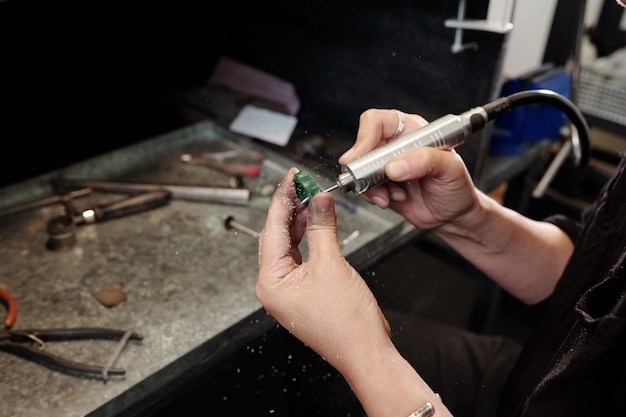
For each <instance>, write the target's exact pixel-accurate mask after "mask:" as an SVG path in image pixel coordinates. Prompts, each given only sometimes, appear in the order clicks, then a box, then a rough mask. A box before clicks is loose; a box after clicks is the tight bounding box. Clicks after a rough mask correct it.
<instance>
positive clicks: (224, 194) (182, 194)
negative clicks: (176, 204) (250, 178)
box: [58, 179, 250, 205]
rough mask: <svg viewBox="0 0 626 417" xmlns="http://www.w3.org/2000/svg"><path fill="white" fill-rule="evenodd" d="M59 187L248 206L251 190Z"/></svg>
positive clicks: (109, 184) (107, 184)
mask: <svg viewBox="0 0 626 417" xmlns="http://www.w3.org/2000/svg"><path fill="white" fill-rule="evenodd" d="M58 184H59V185H63V186H66V185H74V186H76V185H83V186H90V187H92V188H93V189H94V190H98V191H109V192H119V193H129V192H146V191H159V190H163V191H169V192H170V193H171V194H172V198H175V199H181V200H193V201H205V202H211V203H227V204H238V205H246V204H247V203H248V201H249V200H250V190H247V189H244V188H220V187H203V186H195V185H170V184H148V183H132V182H115V181H99V180H71V179H66V180H60V181H59V182H58Z"/></svg>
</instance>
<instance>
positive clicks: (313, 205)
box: [309, 195, 335, 215]
mask: <svg viewBox="0 0 626 417" xmlns="http://www.w3.org/2000/svg"><path fill="white" fill-rule="evenodd" d="M315 197H316V198H312V199H311V202H310V203H309V212H310V213H311V214H321V215H328V214H329V213H332V212H333V211H334V210H335V205H334V204H333V198H332V197H330V196H323V195H320V196H315Z"/></svg>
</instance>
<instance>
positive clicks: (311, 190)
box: [293, 170, 322, 204]
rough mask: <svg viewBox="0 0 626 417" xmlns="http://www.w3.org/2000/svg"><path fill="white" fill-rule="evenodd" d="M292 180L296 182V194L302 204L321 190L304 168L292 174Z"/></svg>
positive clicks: (306, 202)
mask: <svg viewBox="0 0 626 417" xmlns="http://www.w3.org/2000/svg"><path fill="white" fill-rule="evenodd" d="M293 182H294V183H295V184H296V195H297V196H298V198H299V199H300V201H302V203H303V204H308V203H309V201H310V200H311V197H313V196H314V195H315V194H317V193H319V192H320V191H322V189H321V188H320V186H319V185H318V184H317V182H316V181H315V180H314V179H313V177H311V174H309V173H308V172H307V171H305V170H300V171H298V172H297V173H296V174H295V175H294V176H293Z"/></svg>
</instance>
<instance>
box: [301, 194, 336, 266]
mask: <svg viewBox="0 0 626 417" xmlns="http://www.w3.org/2000/svg"><path fill="white" fill-rule="evenodd" d="M306 229H307V230H306V231H307V240H308V243H309V255H310V257H311V260H314V259H316V257H320V258H322V259H324V257H328V256H332V255H333V253H334V254H341V248H340V247H339V242H338V241H337V215H336V214H335V200H334V199H333V196H332V195H331V194H330V193H326V192H321V193H317V194H315V195H314V196H313V198H312V199H311V201H310V202H309V207H308V218H307V226H306Z"/></svg>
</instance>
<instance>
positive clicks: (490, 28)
mask: <svg viewBox="0 0 626 417" xmlns="http://www.w3.org/2000/svg"><path fill="white" fill-rule="evenodd" d="M514 3H515V0H490V1H489V8H488V10H487V19H485V20H476V19H465V6H466V5H465V0H459V9H458V13H457V18H456V19H448V20H446V21H445V23H444V24H445V26H446V27H448V28H453V29H456V31H455V35H454V43H453V44H452V48H451V49H452V52H453V53H458V52H461V51H464V50H465V49H470V48H471V49H478V43H476V42H470V43H463V30H464V29H465V30H481V31H485V32H493V33H502V34H504V33H508V32H510V31H511V29H513V23H512V17H513V6H514Z"/></svg>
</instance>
